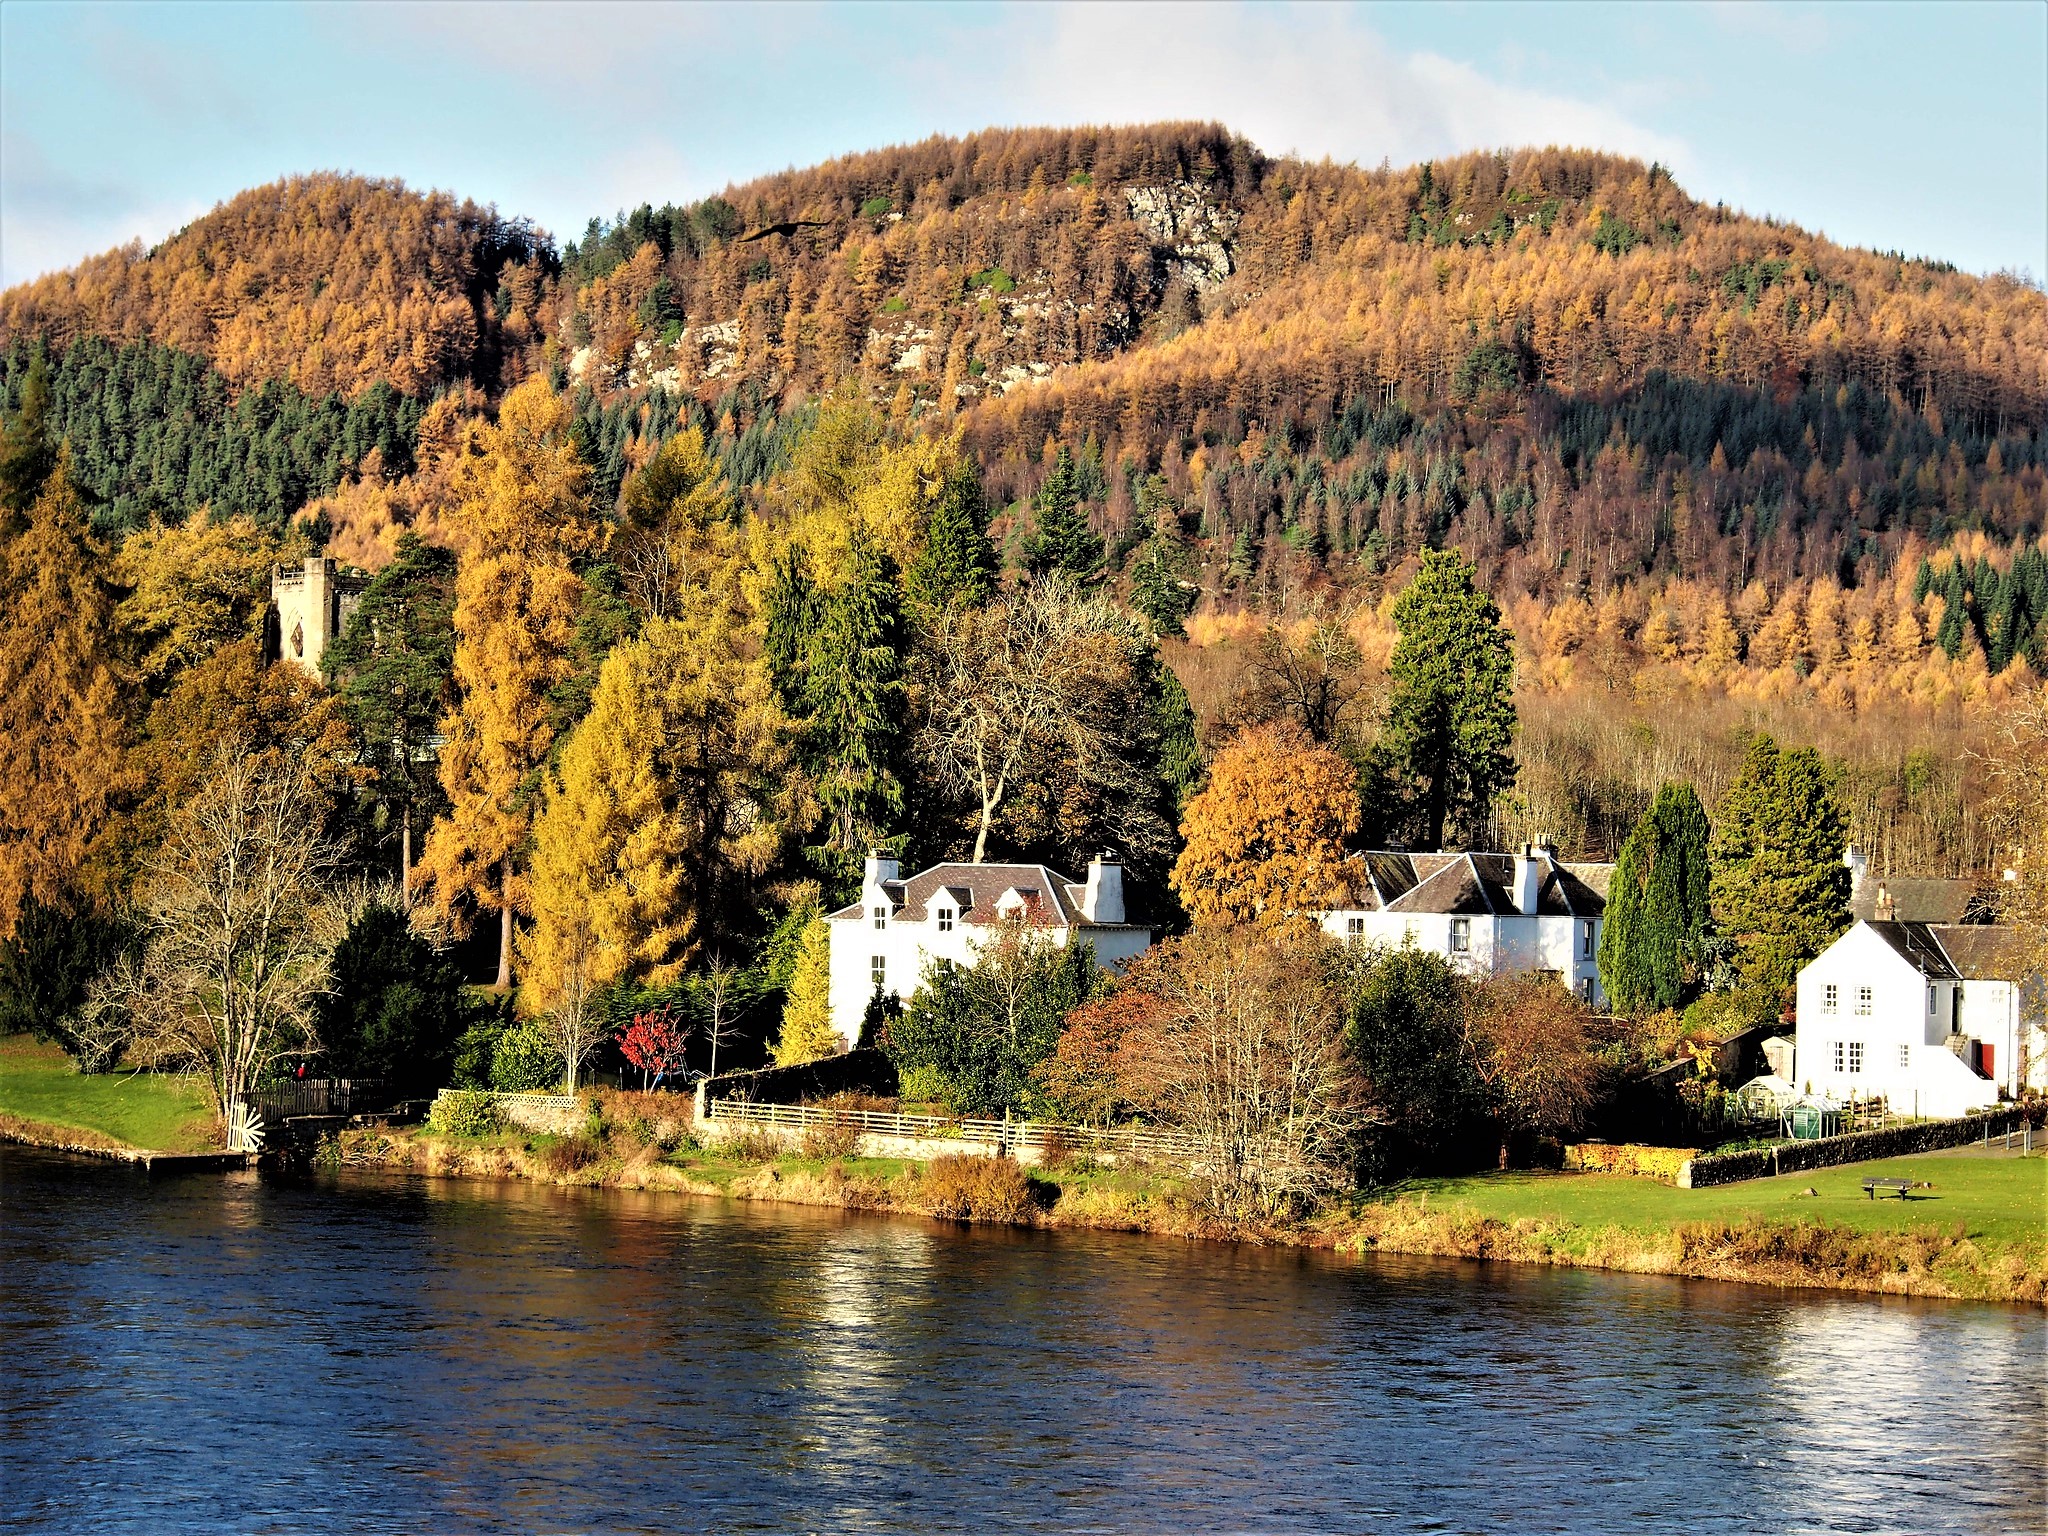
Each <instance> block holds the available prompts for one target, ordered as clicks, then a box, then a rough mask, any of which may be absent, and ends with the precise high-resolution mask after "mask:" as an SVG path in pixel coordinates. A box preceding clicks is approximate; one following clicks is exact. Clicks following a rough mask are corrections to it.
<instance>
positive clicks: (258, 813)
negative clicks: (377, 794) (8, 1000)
mask: <svg viewBox="0 0 2048 1536" xmlns="http://www.w3.org/2000/svg"><path fill="white" fill-rule="evenodd" d="M320 801H321V797H320V794H319V791H318V790H317V789H316V787H315V786H314V783H313V780H312V775H311V773H310V772H309V771H308V769H307V767H306V766H305V765H304V764H301V763H287V762H277V761H275V760H270V759H255V758H249V757H246V756H244V755H243V754H242V753H241V752H239V751H237V750H235V749H234V748H232V747H224V748H223V749H222V750H221V751H220V753H219V754H218V755H217V756H216V758H215V761H214V765H213V768H212V771H211V772H210V773H209V774H208V776H207V778H206V780H205V781H204V782H203V783H202V784H201V785H200V787H199V789H198V791H197V792H196V793H195V794H194V795H193V797H192V798H191V799H190V800H189V801H187V802H186V803H185V804H184V805H183V806H181V807H179V809H178V811H177V812H176V814H174V815H173V816H172V818H171V823H170V830H169V833H168V835H167V836H166V837H165V839H164V843H163V847H162V848H161V850H160V851H159V852H158V854H157V857H156V859H155V861H154V863H153V864H152V866H151V871H150V873H151V878H150V883H149V886H148V889H147V895H146V897H145V902H144V913H145V916H146V919H147V924H148V937H147V941H146V944H145V946H144V949H143V952H142V959H141V962H140V964H139V965H136V966H133V967H117V968H116V970H115V971H114V972H113V973H111V974H110V976H109V977H108V979H107V983H106V985H107V986H108V987H109V988H110V989H119V990H120V991H121V992H125V994H126V996H125V998H124V999H123V1001H125V1003H126V1006H127V1011H128V1014H129V1018H130V1019H131V1021H132V1023H133V1025H134V1028H135V1030H136V1040H135V1050H134V1057H135V1059H136V1060H137V1061H138V1062H144V1063H148V1064H152V1065H164V1066H173V1065H175V1066H184V1067H189V1068H192V1069H196V1070H199V1071H202V1072H204V1073H205V1074H206V1079H207V1087H208V1091H209V1093H210V1094H211V1096H212V1099H213V1103H214V1107H215V1109H216V1110H217V1111H218V1112H219V1113H220V1114H221V1116H222V1117H223V1118H225V1117H226V1115H227V1113H228V1110H229V1107H230V1106H231V1105H232V1104H234V1103H235V1101H236V1100H238V1099H241V1098H243V1097H245V1096H246V1095H247V1094H248V1092H249V1090H250V1089H252V1088H253V1087H255V1085H256V1084H257V1083H258V1082H259V1081H260V1080H261V1079H262V1077H263V1075H264V1073H265V1071H266V1070H268V1069H269V1068H270V1066H271V1065H272V1064H273V1063H275V1062H277V1061H279V1060H282V1059H286V1058H289V1057H293V1056H305V1055H310V1054H312V1053H313V1052H314V1051H315V1050H317V1049H318V1046H319V1042H318V1040H317V1039H316V1037H315V1035H314V1032H313V1009H314V1004H315V1002H316V1000H317V999H318V998H319V997H320V996H321V995H322V994H323V993H324V992H325V991H326V990H327V985H328V975H329V962H330V958H331V956H332V955H333V952H334V946H335V944H336V943H337V942H339V940H340V938H341V936H342V931H343V928H344V925H345V923H346V913H345V910H344V904H343V903H342V902H339V901H337V900H335V899H334V898H333V896H332V895H331V893H330V891H329V889H328V880H329V877H330V876H331V875H332V874H333V872H334V870H335V868H336V867H337V864H338V860H339V853H338V850H337V849H336V848H335V847H334V846H333V845H332V844H331V843H329V842H328V841H327V840H326V838H325V837H324V836H323V835H322V833H321V827H320V821H321V803H320ZM109 1000H110V999H109V998H107V997H105V996H102V997H101V998H99V999H96V1002H97V1003H99V1004H100V1005H102V1006H104V1005H105V1004H106V1003H107V1002H108V1001H109Z"/></svg>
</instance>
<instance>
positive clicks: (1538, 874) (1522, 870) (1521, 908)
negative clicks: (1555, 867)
mask: <svg viewBox="0 0 2048 1536" xmlns="http://www.w3.org/2000/svg"><path fill="white" fill-rule="evenodd" d="M1542 889H1543V858H1542V854H1541V852H1540V851H1539V850H1538V848H1537V846H1536V845H1535V844H1534V843H1524V844H1522V851H1521V852H1520V853H1518V854H1516V855H1515V910H1516V911H1517V912H1519V913H1521V914H1522V915H1523V916H1524V917H1534V916H1535V915H1536V895H1537V893H1538V892H1539V891H1541V890H1542Z"/></svg>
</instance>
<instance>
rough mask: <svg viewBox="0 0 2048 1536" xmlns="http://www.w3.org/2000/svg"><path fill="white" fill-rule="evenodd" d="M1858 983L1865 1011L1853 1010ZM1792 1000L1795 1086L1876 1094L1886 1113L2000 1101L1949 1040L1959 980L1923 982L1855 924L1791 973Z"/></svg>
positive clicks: (1830, 1093)
mask: <svg viewBox="0 0 2048 1536" xmlns="http://www.w3.org/2000/svg"><path fill="white" fill-rule="evenodd" d="M1830 985H1832V986H1834V987H1835V988H1836V989H1837V990H1836V994H1835V1006H1834V1010H1833V1011H1832V1012H1830V1011H1829V1009H1828V1003H1827V989H1828V987H1829V986H1830ZM1866 987H1867V988H1869V989H1870V1012H1869V1013H1867V1014H1859V1013H1858V1012H1857V1011H1856V1010H1857V1008H1858V1006H1859V1001H1860V993H1861V991H1862V989H1863V988H1866ZM1930 988H1932V990H1933V993H1934V1001H1933V1005H1932V1007H1931V1008H1930V1006H1929V1003H1928V992H1929V989H1930ZM1798 999H1799V1002H1798V1027H1797V1031H1796V1038H1797V1041H1798V1072H1799V1085H1800V1087H1801V1088H1802V1089H1810V1090H1811V1091H1812V1092H1813V1093H1815V1094H1819V1095H1821V1096H1823V1097H1827V1098H1832V1099H1834V1100H1836V1101H1838V1102H1842V1101H1846V1100H1848V1099H1850V1098H1851V1097H1854V1098H1859V1099H1868V1098H1875V1097H1878V1096H1880V1095H1882V1096H1883V1098H1884V1099H1885V1101H1886V1103H1887V1104H1888V1105H1889V1106H1890V1108H1891V1109H1892V1111H1893V1112H1894V1113H1897V1114H1905V1115H1921V1116H1928V1117H1933V1118H1939V1119H1949V1118H1953V1117H1954V1116H1957V1115H1965V1114H1968V1113H1970V1112H1971V1111H1972V1110H1975V1109H1982V1108H1984V1107H1986V1106H1988V1105H1991V1104H1995V1103H1997V1102H1998V1086H1997V1084H1996V1083H1994V1082H1992V1081H1990V1080H1989V1079H1987V1078H1982V1077H1979V1076H1978V1075H1977V1074H1976V1073H1974V1072H1972V1071H1971V1070H1970V1069H1969V1068H1968V1067H1967V1066H1965V1065H1964V1064H1963V1062H1962V1061H1961V1060H1960V1059H1959V1058H1958V1057H1957V1056H1956V1054H1955V1053H1954V1052H1953V1051H1951V1050H1950V1049H1949V1048H1948V1044H1947V1041H1948V1037H1949V1034H1950V1033H1951V1030H1950V1024H1951V1021H1953V1020H1954V1019H1955V1018H1956V1009H1957V1006H1958V999H1957V983H1955V982H1952V981H1931V982H1930V981H1929V980H1928V978H1926V977H1925V976H1923V975H1922V974H1921V973H1920V971H1919V969H1918V968H1917V967H1916V966H1914V965H1913V964H1912V963H1911V962H1910V961H1908V960H1906V959H1905V958H1904V957H1903V956H1902V955H1900V954H1899V952H1898V951H1897V950H1895V949H1893V948H1892V947H1891V945H1889V944H1887V943H1886V942H1885V941H1884V940H1883V939H1882V938H1880V937H1879V936H1878V935H1877V934H1876V933H1874V932H1873V931H1872V930H1870V929H1869V928H1867V927H1865V926H1863V925H1862V924H1858V925H1857V926H1856V927H1854V928H1851V929H1850V930H1849V931H1848V932H1847V933H1845V934H1843V935H1842V937H1840V938H1839V939H1837V940H1835V942H1834V943H1833V944H1832V945H1830V946H1829V947H1828V948H1827V949H1826V950H1825V951H1824V952H1823V953H1822V954H1821V955H1820V956H1819V958H1817V959H1815V960H1814V961H1812V962H1811V963H1810V964H1808V965H1807V966H1806V968H1805V969H1804V970H1802V971H1801V972H1800V973H1799V982H1798ZM1837 1045H1840V1046H1841V1048H1842V1049H1841V1057H1842V1065H1841V1067H1840V1068H1837V1067H1836V1065H1835V1056H1836V1050H1835V1048H1836V1046H1837ZM1858 1046H1860V1047H1861V1052H1860V1063H1859V1062H1858V1061H1857V1058H1858V1052H1857V1051H1856V1049H1855V1048H1856V1047H1858ZM1852 1063H1856V1069H1855V1070H1851V1066H1852ZM1993 1065H1994V1066H1996V1065H1997V1063H1996V1062H1995V1061H1994V1063H1993Z"/></svg>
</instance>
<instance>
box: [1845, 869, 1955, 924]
mask: <svg viewBox="0 0 2048 1536" xmlns="http://www.w3.org/2000/svg"><path fill="white" fill-rule="evenodd" d="M1981 889H1982V888H1981V887H1980V885H1979V884H1978V882H1977V881H1975V880H1942V879H1935V878H1932V877H1924V876H1904V877H1900V878H1896V879H1883V880H1880V879H1877V878H1875V877H1872V876H1865V877H1864V879H1863V880H1862V881H1861V882H1860V883H1859V884H1858V885H1857V887H1856V889H1855V890H1854V891H1853V892H1851V893H1850V896H1849V913H1850V915H1851V916H1852V917H1860V918H1862V919H1863V920H1864V921H1865V922H1869V921H1871V920H1872V919H1874V918H1875V917H1876V916H1877V904H1878V899H1879V897H1880V896H1881V895H1883V896H1889V897H1890V898H1891V906H1892V912H1891V921H1893V922H1899V923H1969V922H1979V923H1981V922H1983V921H1984V920H1985V918H1984V915H1983V908H1984V903H1983V901H1982V900H1981V896H1980V893H1981Z"/></svg>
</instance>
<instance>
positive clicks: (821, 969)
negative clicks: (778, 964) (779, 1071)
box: [775, 917, 845, 1067]
mask: <svg viewBox="0 0 2048 1536" xmlns="http://www.w3.org/2000/svg"><path fill="white" fill-rule="evenodd" d="M844 1046H845V1041H844V1040H842V1039H841V1038H840V1035H839V1032H838V1031H837V1030H835V1029H834V1028H833V1027H832V930H831V927H830V925H829V924H828V923H826V921H825V920H824V918H822V917H818V918H813V919H812V920H811V922H810V924H809V925H808V926H807V927H806V928H805V929H804V933H803V938H802V939H801V940H800V941H799V942H798V945H797V953H796V969H795V972H794V973H793V974H792V975H791V977H790V981H789V1001H788V1002H787V1003H786V1004H785V1005H784V1006H783V1010H782V1032H781V1033H780V1034H778V1035H777V1036H776V1037H775V1065H777V1066H778V1067H797V1066H802V1065H803V1064H804V1063H805V1062H807V1061H818V1060H820V1059H822V1058H823V1057H826V1056H830V1055H833V1054H834V1053H835V1052H837V1051H839V1050H841V1049H843V1048H844Z"/></svg>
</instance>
